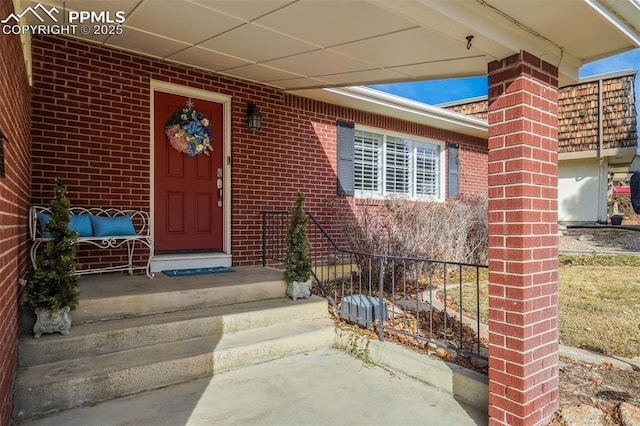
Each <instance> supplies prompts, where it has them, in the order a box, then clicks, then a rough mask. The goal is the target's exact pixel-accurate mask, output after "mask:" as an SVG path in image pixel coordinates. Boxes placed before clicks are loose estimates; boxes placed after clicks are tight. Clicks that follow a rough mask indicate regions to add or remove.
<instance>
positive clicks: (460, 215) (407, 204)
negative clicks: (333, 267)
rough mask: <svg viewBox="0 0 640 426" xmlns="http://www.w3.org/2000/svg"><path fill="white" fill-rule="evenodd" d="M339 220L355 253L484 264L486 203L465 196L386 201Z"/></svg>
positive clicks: (367, 205)
mask: <svg viewBox="0 0 640 426" xmlns="http://www.w3.org/2000/svg"><path fill="white" fill-rule="evenodd" d="M345 217H347V216H342V220H343V223H342V225H343V229H344V233H345V236H346V238H347V239H348V240H349V243H350V244H351V246H352V248H353V250H355V251H358V252H362V253H369V254H383V255H387V256H398V257H416V258H423V259H424V258H426V259H432V260H446V261H449V262H461V263H473V264H477V263H480V264H484V263H486V262H487V236H488V230H487V199H486V196H484V195H481V194H478V195H468V196H464V197H459V198H454V199H449V200H447V201H445V202H425V201H411V200H406V199H399V198H389V199H385V200H381V201H379V202H367V203H365V204H363V205H359V206H356V212H355V216H354V218H353V220H347V219H345Z"/></svg>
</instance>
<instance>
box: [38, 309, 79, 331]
mask: <svg viewBox="0 0 640 426" xmlns="http://www.w3.org/2000/svg"><path fill="white" fill-rule="evenodd" d="M69 310H70V309H69V307H68V306H65V307H64V308H62V309H60V310H59V311H48V310H45V309H36V316H37V319H36V323H35V324H34V326H33V337H35V338H36V339H39V338H40V336H42V334H43V333H56V332H57V333H62V334H63V335H65V336H66V335H67V334H69V329H70V328H71V313H70V312H69Z"/></svg>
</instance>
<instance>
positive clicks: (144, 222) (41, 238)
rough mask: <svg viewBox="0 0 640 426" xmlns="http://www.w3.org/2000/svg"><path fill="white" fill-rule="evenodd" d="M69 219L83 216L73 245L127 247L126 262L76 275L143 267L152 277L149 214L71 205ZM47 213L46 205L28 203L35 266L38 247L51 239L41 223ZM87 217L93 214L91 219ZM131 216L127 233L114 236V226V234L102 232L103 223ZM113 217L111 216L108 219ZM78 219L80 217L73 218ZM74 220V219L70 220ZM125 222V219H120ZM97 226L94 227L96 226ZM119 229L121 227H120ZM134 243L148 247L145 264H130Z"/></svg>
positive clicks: (84, 270) (104, 247) (80, 272)
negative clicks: (80, 233)
mask: <svg viewBox="0 0 640 426" xmlns="http://www.w3.org/2000/svg"><path fill="white" fill-rule="evenodd" d="M70 212H71V217H72V220H74V219H73V217H74V216H82V215H87V216H86V217H82V218H81V219H82V223H83V224H84V225H83V232H82V235H80V236H79V237H78V240H77V244H81V243H89V244H91V245H93V246H94V247H98V248H102V249H117V248H120V247H126V249H127V260H128V262H127V264H124V265H113V266H107V267H103V268H95V269H91V268H84V269H78V270H77V271H76V274H77V275H85V274H96V273H101V272H114V271H128V272H129V274H133V271H134V270H136V269H144V271H145V273H146V275H147V277H149V278H153V274H152V273H151V257H152V255H153V238H152V236H151V229H150V226H149V225H150V224H149V214H148V213H147V212H145V211H140V210H119V209H115V208H104V209H103V208H96V207H94V208H85V207H71V209H70ZM47 215H48V216H50V215H51V211H50V209H49V208H48V207H43V206H32V207H31V209H30V212H29V233H30V235H31V240H32V241H33V244H32V246H31V253H30V255H31V263H32V265H33V267H34V268H36V253H37V251H38V248H39V247H40V245H42V244H43V243H46V242H47V241H49V240H50V239H51V238H50V237H49V236H48V235H46V233H45V231H44V229H43V226H42V219H43V218H44V217H46V216H47ZM91 216H94V217H93V218H91ZM127 216H128V217H130V218H131V223H130V225H133V230H132V232H127V235H118V230H119V227H118V226H116V227H114V228H112V229H114V231H115V235H112V234H111V233H109V232H106V234H107V235H105V229H106V228H105V226H106V225H103V224H107V225H108V223H109V221H114V223H128V219H127V218H126V217H127ZM109 218H113V219H109ZM76 219H80V218H76ZM87 220H89V222H88V223H90V225H91V226H90V229H88V228H86V223H87ZM74 221H75V220H74ZM122 221H125V222H122ZM99 227H100V228H101V229H98V228H99ZM120 228H121V227H120ZM136 242H140V244H142V245H144V246H146V247H147V248H148V249H149V258H148V259H147V262H146V265H145V266H134V264H133V257H134V252H135V246H136Z"/></svg>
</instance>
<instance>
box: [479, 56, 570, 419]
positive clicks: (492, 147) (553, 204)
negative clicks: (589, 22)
mask: <svg viewBox="0 0 640 426" xmlns="http://www.w3.org/2000/svg"><path fill="white" fill-rule="evenodd" d="M488 71H489V142H488V144H489V164H488V172H489V421H490V424H492V425H542V424H547V423H548V422H549V421H550V420H551V419H552V417H553V414H554V412H555V411H556V410H557V409H558V236H557V235H558V225H557V217H558V190H557V186H558V185H557V182H558V154H557V152H558V134H557V124H558V107H557V99H558V70H557V68H556V67H554V66H553V65H550V64H548V63H546V62H544V61H542V60H540V59H539V58H537V57H535V56H533V55H531V54H529V53H527V52H521V53H520V54H517V55H513V56H510V57H508V58H505V59H503V60H501V61H494V62H491V63H490V64H489V65H488Z"/></svg>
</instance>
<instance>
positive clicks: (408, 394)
mask: <svg viewBox="0 0 640 426" xmlns="http://www.w3.org/2000/svg"><path fill="white" fill-rule="evenodd" d="M21 424H22V425H23V426H27V425H32V426H45V425H52V426H53V425H55V426H57V425H62V424H64V425H67V426H74V425H76V426H81V425H82V426H84V425H105V426H106V425H154V426H155V425H327V426H329V425H380V426H389V425H397V424H402V425H425V424H434V425H452V426H453V425H455V426H464V425H486V424H487V415H486V413H482V412H480V411H479V410H477V409H475V408H472V407H469V406H467V405H465V404H462V403H460V402H458V401H456V400H455V399H454V398H453V396H451V395H449V394H446V393H444V392H440V391H438V390H436V389H435V388H434V387H432V386H429V385H427V384H425V383H423V382H420V381H418V380H414V379H412V378H409V377H407V376H405V375H402V374H395V373H393V372H391V371H389V370H387V369H384V368H382V367H379V366H372V365H368V364H365V363H364V362H363V361H361V360H359V359H356V358H354V357H352V356H351V355H349V354H347V353H346V352H343V351H341V350H337V349H332V348H327V349H324V350H318V351H313V352H309V353H305V354H299V355H294V356H290V357H286V358H282V359H278V360H275V361H270V362H266V363H263V364H259V365H254V366H250V367H245V368H241V369H239V370H234V371H229V372H226V373H223V374H219V375H216V376H213V377H210V378H205V379H198V380H193V381H190V382H187V383H183V384H180V385H174V386H169V387H166V388H164V389H159V390H155V391H150V392H144V393H142V394H138V395H133V396H128V397H124V398H119V399H115V400H111V401H106V402H102V403H99V404H96V405H93V406H90V407H83V408H77V409H73V410H68V411H64V412H61V413H58V414H53V415H50V416H47V417H45V418H42V419H31V420H28V421H25V422H23V423H21Z"/></svg>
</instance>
